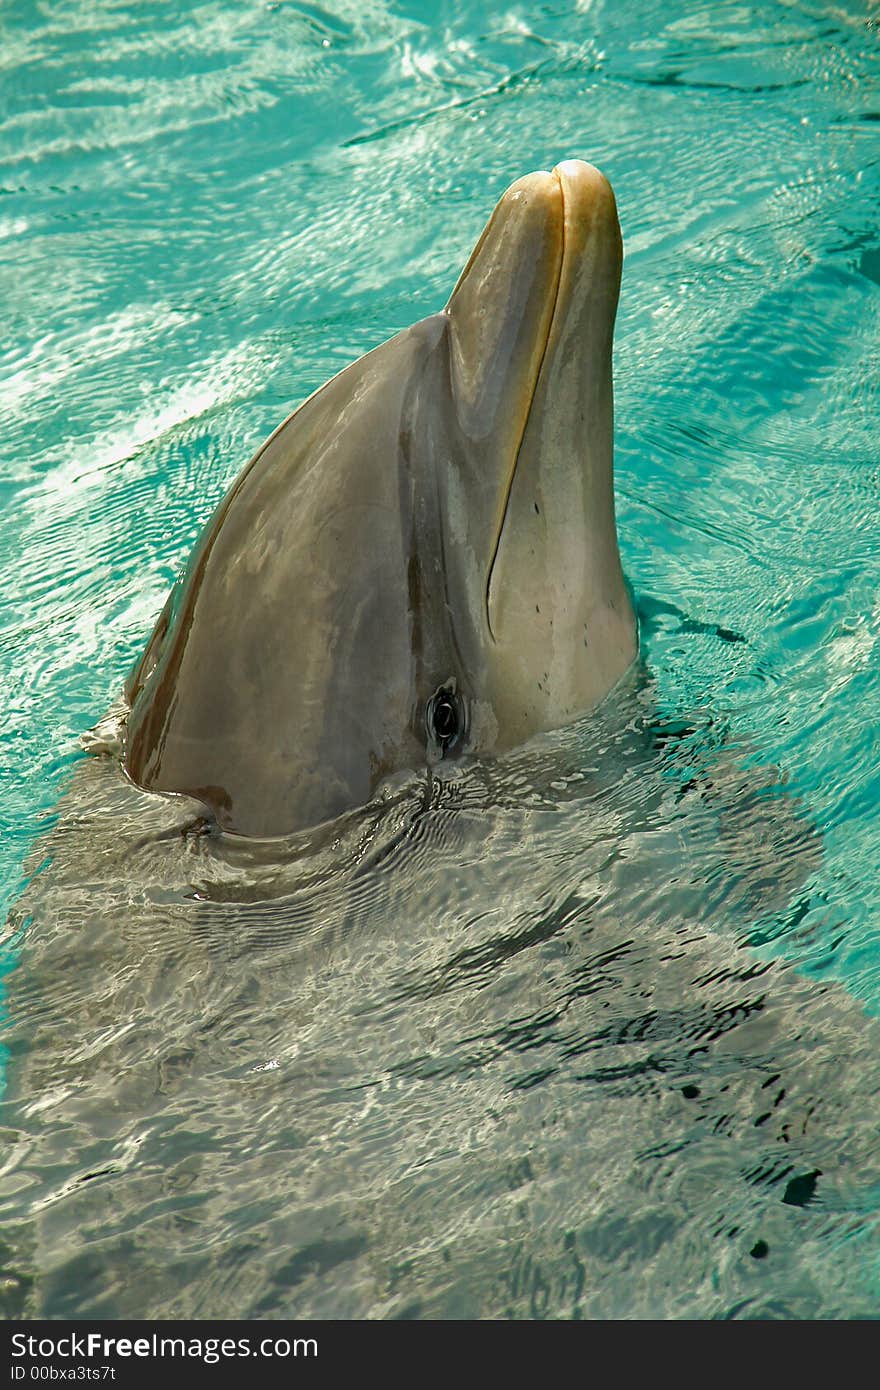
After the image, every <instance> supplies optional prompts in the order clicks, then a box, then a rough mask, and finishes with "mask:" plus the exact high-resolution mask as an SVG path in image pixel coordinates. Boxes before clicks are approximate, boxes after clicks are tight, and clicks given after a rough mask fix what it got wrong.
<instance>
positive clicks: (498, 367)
mask: <svg viewBox="0 0 880 1390" xmlns="http://www.w3.org/2000/svg"><path fill="white" fill-rule="evenodd" d="M621 259H622V247H621V237H620V228H619V225H618V219H617V209H616V206H615V201H614V195H613V193H612V191H611V188H610V186H609V184H608V182H607V181H606V179H605V178H604V177H603V176H602V175H601V174H600V173H599V171H598V170H597V169H594V168H593V167H592V166H591V165H589V164H585V163H582V162H581V161H579V160H568V161H566V162H565V163H562V164H559V165H558V166H557V167H556V168H555V169H554V170H553V171H552V173H544V172H542V173H535V174H529V175H528V176H527V177H525V178H522V179H520V180H518V182H516V183H514V184H513V185H512V187H511V188H509V189H508V191H507V192H506V193H505V194H504V196H503V198H502V199H501V201H500V202H499V204H498V206H497V207H496V209H495V212H494V213H493V215H492V218H491V219H490V221H489V224H488V226H487V227H486V229H485V231H484V232H483V235H482V236H481V237H480V240H479V241H478V243H477V246H476V248H475V250H474V252H473V254H472V256H471V258H470V260H469V261H468V263H467V265H466V267H465V269H464V271H463V273H462V275H461V278H460V279H459V281H458V284H457V285H456V287H455V290H454V291H453V294H452V297H451V298H450V300H449V303H448V304H447V306H446V308H445V310H443V311H442V312H441V313H439V314H434V315H432V316H431V317H430V318H427V319H423V320H422V321H421V322H420V323H417V324H415V325H414V326H413V327H412V328H409V329H406V330H405V331H404V332H403V333H399V334H398V335H397V336H396V337H395V338H392V339H391V340H390V341H389V342H387V343H384V344H383V345H382V346H381V347H378V348H376V349H375V350H374V351H373V352H370V353H368V354H367V355H366V356H365V357H363V358H361V359H360V360H359V361H358V362H355V363H354V364H353V365H352V366H350V367H347V368H346V369H345V370H344V371H342V372H340V374H339V375H338V376H336V377H334V379H333V380H332V381H330V382H329V383H328V384H327V385H326V386H324V387H322V388H321V390H319V391H317V392H316V393H315V395H313V396H312V397H311V398H310V399H309V400H308V401H306V403H305V404H304V405H302V406H301V407H300V408H299V410H297V411H296V412H295V413H294V414H293V415H292V416H291V417H290V418H289V419H288V420H287V421H285V423H284V424H283V425H281V427H280V428H279V429H278V430H276V432H275V433H274V434H273V435H272V437H271V438H270V439H269V440H268V442H267V443H266V444H265V445H264V446H263V448H262V449H260V450H259V452H258V453H257V455H256V456H255V458H254V459H253V460H252V462H251V463H250V464H249V465H248V466H247V467H246V468H245V470H244V471H243V473H242V474H241V475H240V476H239V478H238V479H237V481H236V482H235V483H234V485H233V486H232V488H231V490H230V491H229V493H228V494H227V496H226V497H225V498H224V500H223V501H222V502H221V504H220V506H219V508H218V509H217V511H216V513H215V515H214V517H213V519H212V520H211V522H210V523H209V525H208V526H207V528H206V530H205V532H204V534H203V536H202V538H201V540H200V542H199V543H198V545H197V547H196V549H195V552H194V554H193V556H192V558H191V560H190V563H189V567H188V569H187V571H186V574H185V576H184V579H183V581H182V584H181V586H180V587H179V589H178V590H177V591H176V592H174V593H173V594H172V597H171V599H170V600H169V603H168V605H166V608H165V611H164V612H163V613H162V615H161V617H160V619H159V622H158V625H157V627H156V630H155V632H154V634H153V636H152V638H151V640H150V642H149V645H148V647H147V650H146V652H145V654H144V656H143V658H142V660H141V661H140V663H139V664H138V666H137V667H136V668H135V670H134V671H133V673H132V676H131V678H130V680H129V682H128V685H127V688H126V699H127V701H128V704H129V706H130V712H129V714H128V718H127V729H126V734H125V754H124V757H125V767H126V770H127V771H128V773H129V775H130V777H131V778H132V780H133V781H134V782H136V783H137V784H138V785H139V786H142V787H144V788H146V789H148V790H157V791H166V792H183V793H188V794H189V795H191V796H194V797H196V798H199V799H201V800H203V801H205V802H206V803H207V804H208V805H209V806H210V807H211V809H212V811H213V813H214V815H215V816H216V818H217V820H218V822H219V823H220V825H222V826H223V827H224V828H226V829H230V830H235V831H238V832H240V833H243V834H249V835H275V834H284V833H287V832H290V831H295V830H299V829H302V828H304V827H306V826H308V825H311V824H314V823H316V822H319V821H324V820H328V819H330V818H332V817H333V816H336V815H338V814H339V813H340V812H342V811H344V810H347V809H348V808H350V807H352V806H355V805H359V804H362V803H364V802H366V801H367V800H368V799H369V797H370V796H371V794H372V793H373V792H374V791H375V788H376V785H377V783H378V782H379V781H380V780H381V779H382V778H383V777H385V776H387V775H388V774H391V773H395V772H398V771H400V770H402V769H407V768H412V767H417V766H419V765H420V764H424V762H425V759H426V758H427V759H428V761H436V760H438V759H439V758H441V757H451V756H457V755H460V754H461V753H463V752H468V753H475V754H483V755H485V754H491V753H495V752H500V751H503V750H505V749H509V748H511V747H514V746H516V745H518V744H520V743H522V742H524V741H525V740H526V739H528V738H529V737H530V736H531V735H533V734H535V733H539V732H541V731H543V730H547V729H553V728H557V727H558V726H560V725H562V724H565V723H568V722H570V721H571V720H572V719H574V718H576V717H577V716H579V715H581V714H582V713H583V712H584V711H585V710H588V709H590V708H591V707H593V706H594V705H596V704H597V703H598V702H599V701H600V700H601V699H602V698H603V696H605V695H606V694H607V693H608V691H609V689H610V688H611V687H612V686H613V685H614V684H615V682H616V681H617V680H618V679H619V678H620V677H621V676H622V675H623V673H624V672H625V671H626V669H627V668H628V667H629V666H630V665H631V663H632V661H633V659H634V657H635V655H636V648H637V635H636V621H635V617H634V614H633V609H632V605H631V603H630V599H629V595H628V592H627V589H626V585H625V583H624V579H623V574H622V572H621V566H620V557H619V554H618V547H617V532H616V528H615V520H614V495H613V478H612V447H613V446H612V435H613V404H612V379H611V349H612V335H613V329H614V316H615V311H616V308H617V297H618V291H619V287H620V272H621Z"/></svg>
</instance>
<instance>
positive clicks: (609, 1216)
mask: <svg viewBox="0 0 880 1390" xmlns="http://www.w3.org/2000/svg"><path fill="white" fill-rule="evenodd" d="M877 43H878V30H877V20H876V15H875V12H874V9H873V7H872V6H870V5H867V4H863V3H861V0H843V3H841V2H840V0H835V3H834V4H830V3H825V0H806V3H801V4H798V5H796V6H795V5H789V4H776V3H774V4H769V3H768V4H761V5H758V6H752V7H744V6H742V5H739V4H728V3H723V2H722V3H719V4H714V5H712V6H705V7H702V8H701V7H697V8H695V7H693V6H688V5H685V4H683V3H680V4H679V3H672V4H670V3H667V2H666V0H665V2H664V4H662V5H661V4H659V3H657V4H654V3H649V4H644V5H643V4H640V5H634V4H618V3H615V4H613V5H612V4H610V3H604V2H603V0H597V2H596V3H593V4H589V3H583V4H578V5H575V6H572V5H564V6H563V5H555V4H550V5H540V6H538V5H532V4H526V5H525V6H519V7H516V6H514V7H513V8H511V7H510V6H493V5H488V6H487V5H485V4H480V5H477V4H476V3H469V0H458V2H457V3H452V2H451V0H436V3H431V4H429V3H416V0H413V2H412V3H400V4H397V3H394V4H391V3H386V0H370V3H358V4H356V5H355V4H353V3H350V0H329V3H326V4H322V5H314V4H311V3H309V4H307V5H297V4H286V3H279V4H269V5H265V4H262V3H260V4H256V3H254V4H250V3H246V4H242V5H237V6H229V5H227V4H225V3H222V0H202V2H200V0H191V3H189V4H186V5H178V6H176V7H174V10H173V13H172V12H170V11H169V8H168V7H167V6H164V5H156V4H153V3H144V4H139V5H138V6H137V7H131V8H129V9H125V8H120V7H119V6H118V5H116V4H109V3H107V4H105V3H98V4H95V3H90V4H88V5H84V4H72V5H67V6H65V7H63V8H60V7H57V6H49V7H43V9H42V10H40V11H31V10H30V9H29V8H28V7H21V8H19V9H17V10H15V11H14V13H11V14H10V15H7V16H4V38H3V44H2V45H0V71H2V73H3V75H4V76H5V77H6V79H7V80H6V82H5V83H4V84H3V91H4V96H3V107H2V113H0V246H2V249H3V254H2V255H0V299H2V303H3V307H4V328H5V333H4V336H3V341H2V344H0V451H2V467H0V497H2V507H0V556H2V558H3V560H4V562H5V563H4V574H5V576H6V581H5V583H4V586H3V590H2V592H0V633H2V643H0V700H2V706H3V711H4V719H3V724H2V728H0V741H2V750H3V756H2V757H0V787H2V799H3V805H4V810H5V812H6V818H7V827H6V830H5V832H4V835H3V837H2V839H0V872H2V885H3V893H4V905H8V904H10V903H13V904H14V906H13V908H12V912H11V916H10V930H11V932H12V938H11V941H12V946H11V947H10V948H9V956H8V962H7V963H8V964H11V963H13V962H14V961H15V960H17V959H18V957H19V954H20V956H21V961H22V963H21V966H20V968H19V969H17V970H15V971H14V972H13V974H12V975H11V976H10V977H9V980H8V984H9V988H8V997H7V1001H6V1008H7V1013H8V1016H9V1023H8V1026H7V1027H6V1030H5V1032H4V1035H3V1041H4V1043H5V1045H6V1047H7V1049H8V1053H9V1055H8V1079H9V1092H8V1099H7V1101H6V1104H5V1106H4V1113H3V1123H4V1126H5V1128H4V1131H3V1134H4V1146H3V1151H2V1160H3V1165H4V1168H3V1173H4V1176H3V1182H2V1185H0V1202H2V1208H0V1210H2V1219H3V1228H2V1232H0V1240H2V1243H3V1254H4V1282H3V1283H2V1285H0V1289H2V1298H3V1300H4V1303H3V1306H4V1309H5V1311H7V1312H8V1313H17V1312H21V1311H30V1312H45V1313H48V1314H50V1315H56V1316H57V1315H67V1314H70V1315H73V1314H76V1315H85V1314H91V1315H97V1314H100V1313H108V1314H131V1315H134V1316H159V1315H166V1316H173V1315H175V1314H183V1313H187V1312H189V1313H194V1314H199V1315H202V1316H208V1315H211V1314H218V1315H222V1314H229V1315H247V1314H253V1315H257V1314H262V1315H266V1316H276V1315H277V1316H284V1315H289V1314H302V1315H309V1314H316V1315H319V1314H323V1315H328V1316H347V1315H358V1316H360V1315H364V1314H370V1315H374V1316H403V1315H420V1316H433V1315H443V1316H474V1315H483V1316H491V1315H508V1314H509V1315H515V1316H537V1315H547V1316H570V1315H581V1316H589V1315H613V1316H621V1315H626V1314H662V1315H676V1316H677V1315H703V1314H712V1315H726V1314H734V1315H746V1316H748V1315H755V1314H770V1315H781V1316H784V1315H792V1314H797V1315H800V1316H808V1315H811V1314H817V1315H822V1316H834V1315H838V1314H839V1315H854V1314H858V1313H862V1312H868V1313H872V1314H873V1312H874V1311H875V1309H876V1306H877V1305H876V1298H877V1293H878V1289H877V1268H878V1265H877V1230H876V1227H877V1216H878V1205H880V1203H878V1191H880V1189H878V1186H877V1183H878V1172H877V1169H878V1154H880V1148H878V1143H877V1138H876V1136H877V1133H878V1124H877V1118H878V1106H877V1094H876V1089H877V1088H876V1083H875V1081H874V1076H875V1072H876V1065H875V1058H876V1055H877V1047H876V1043H877V1039H876V1025H874V1024H873V1023H872V1022H871V1021H870V1018H869V1015H870V1014H872V1013H876V1010H877V1006H878V1003H880V951H878V947H877V931H876V924H877V920H878V907H880V903H878V887H877V875H876V864H875V860H876V853H875V840H876V834H875V808H876V805H877V801H878V795H880V786H878V776H880V774H878V762H877V756H876V735H875V730H876V728H877V726H878V722H880V696H878V683H877V679H876V667H877V647H878V641H880V606H878V602H877V593H878V589H880V531H878V516H880V510H878V506H877V501H878V470H877V459H878V424H877V421H878V399H877V390H878V379H877V372H876V362H877V360H878V346H880V345H878V325H880V315H878V312H877V308H878V294H880V288H878V279H880V277H878V272H877V266H878V253H880V240H878V234H877V205H878V196H880V174H878V169H880V163H878V158H880V148H878V138H877V131H878V126H877V115H878V110H880V101H878V86H877V77H876V74H877ZM568 155H575V156H580V157H584V158H587V159H590V160H592V161H593V162H595V163H597V164H599V165H600V166H601V167H602V168H603V169H604V170H605V171H606V172H607V173H608V175H609V177H610V178H611V180H612V182H613V184H614V186H615V190H616V193H617V197H618V203H619V207H620V212H621V220H622V224H623V231H624V238H625V244H626V256H627V259H626V265H625V270H624V283H623V297H622V301H621V311H620V316H619V320H618V335H617V355H616V383H617V386H616V391H617V395H616V405H617V409H616V418H617V482H618V519H619V527H620V533H621V548H622V552H623V558H624V564H625V567H626V569H627V572H628V574H629V575H630V577H631V579H632V580H633V582H634V585H635V589H636V592H637V595H638V598H639V605H640V611H641V614H642V618H643V634H644V638H645V656H646V660H647V663H648V666H649V667H650V669H651V671H652V673H653V677H654V686H653V688H652V691H651V693H650V703H648V701H649V696H648V694H647V692H645V693H643V694H642V695H640V694H638V693H634V694H633V695H632V700H633V701H634V704H633V705H629V704H627V703H626V701H624V700H623V699H622V698H621V701H620V702H618V703H616V704H615V705H614V707H613V708H612V709H610V710H609V711H607V712H606V715H605V716H604V717H605V719H606V721H607V722H605V723H603V722H602V721H601V720H600V721H599V722H598V724H597V723H594V722H590V721H588V722H587V723H586V724H584V725H583V726H581V727H580V728H578V729H576V730H573V731H569V732H568V733H565V734H562V735H558V736H554V737H553V738H550V739H547V740H544V741H543V742H541V743H540V744H538V745H536V746H534V747H532V748H530V749H527V750H523V752H522V753H521V754H517V755H514V756H512V757H511V758H509V759H506V760H505V761H504V762H503V763H499V764H497V765H494V766H474V767H471V768H468V769H465V770H464V771H462V772H461V773H460V774H459V775H456V776H454V777H452V778H451V779H450V780H449V781H443V782H439V781H433V782H430V783H428V782H426V780H425V778H424V777H423V776H421V775H414V776H413V777H412V778H411V779H409V780H407V779H404V780H403V781H402V782H401V783H400V784H399V785H397V786H396V787H394V788H392V789H389V791H388V793H387V796H386V798H385V799H384V801H382V802H381V803H380V804H377V806H375V807H373V808H371V809H369V810H368V811H367V812H364V813H361V814H356V815H353V816H351V817H348V818H347V819H346V820H345V821H344V822H342V823H340V824H339V825H338V826H336V827H335V828H334V829H333V831H332V832H321V833H316V834H315V835H312V836H305V837H302V838H301V839H300V840H298V841H297V842H295V843H293V844H290V845H286V846H279V845H278V844H262V845H257V844H252V845H248V844H244V843H242V842H236V841H231V840H224V839H223V838H217V837H216V836H215V835H213V834H212V833H211V832H210V830H209V829H207V828H206V827H205V826H203V825H199V824H196V823H195V822H194V820H193V817H192V815H191V811H190V809H189V808H187V806H186V804H185V803H180V802H174V801H171V802H167V803H164V802H163V803H158V804H157V803H155V802H152V801H150V800H149V799H148V798H141V797H140V796H139V795H138V794H137V793H134V792H133V791H132V789H131V788H130V787H128V786H127V785H126V784H125V783H124V782H122V781H121V780H119V778H118V776H117V775H116V774H115V773H114V771H113V768H112V766H111V765H109V764H107V763H104V762H102V761H98V760H91V761H88V762H85V763H79V764H77V766H76V770H75V780H74V787H73V789H72V791H71V792H70V793H69V795H67V797H66V799H65V800H64V802H63V805H62V808H61V811H60V813H59V819H58V823H57V825H56V826H55V828H54V830H51V831H47V829H46V824H45V823H44V822H42V821H41V819H40V817H41V813H45V812H47V811H50V810H51V808H53V807H54V805H55V803H56V802H57V800H58V797H59V795H60V793H61V790H62V787H63V786H64V785H65V784H66V782H67V780H68V779H69V777H70V775H71V771H72V767H71V764H72V763H74V761H75V750H76V746H77V738H78V735H79V734H80V733H81V732H82V731H83V730H85V729H86V728H87V727H89V726H90V725H91V724H92V723H93V722H94V720H95V719H96V718H97V717H98V716H99V715H100V714H101V713H102V711H103V710H104V709H106V708H107V706H108V705H109V703H110V702H111V700H112V699H114V698H115V697H116V696H117V695H118V692H119V689H120V687H121V683H122V679H123V676H124V673H125V671H126V669H127V668H128V667H129V666H130V664H131V662H132V661H133V660H134V658H135V657H136V655H137V654H138V652H139V651H140V650H141V649H142V647H143V643H144V641H145V638H146V636H147V634H148V632H149V630H150V627H151V625H152V622H153V621H154V619H155V617H156V615H157V613H158V611H159V609H160V608H161V605H162V603H163V601H164V597H165V595H166V593H167V591H168V588H169V586H170V584H171V582H172V581H173V579H174V577H175V574H176V572H177V569H178V567H179V565H180V564H181V562H182V561H183V560H184V559H185V557H186V555H187V554H188V552H189V549H190V547H191V545H192V543H193V540H194V539H195V536H196V535H197V533H198V531H199V529H200V526H201V524H202V522H203V521H204V519H205V517H206V516H207V515H208V513H209V512H210V510H211V508H212V506H213V504H214V502H215V501H216V500H217V499H218V497H219V496H220V494H221V493H222V491H223V490H224V488H225V486H226V485H227V484H228V482H229V481H230V479H231V478H232V477H233V476H234V475H235V473H236V472H237V471H238V470H239V468H240V467H241V466H242V464H243V463H244V462H245V461H246V459H247V458H248V456H249V455H250V453H251V452H252V451H253V449H254V448H255V447H256V445H257V444H258V443H259V442H260V440H261V438H262V437H264V436H265V434H267V433H268V431H269V430H270V429H272V428H273V427H274V426H275V425H276V424H277V423H278V421H279V420H280V419H281V418H283V416H284V415H285V414H286V413H287V412H288V411H289V410H290V409H291V408H292V406H293V405H295V404H296V403H297V402H298V401H299V400H301V399H303V398H304V397H305V396H306V395H307V394H308V393H309V392H310V391H311V390H312V389H314V388H315V387H316V386H318V385H320V384H321V382H322V381H324V380H325V379H326V378H327V377H328V376H329V375H331V373H332V372H334V371H336V370H338V369H339V368H340V367H342V366H343V365H345V364H346V363H347V362H348V361H350V360H351V359H352V358H354V357H355V356H357V355H359V354H360V353H362V352H364V351H366V350H367V349H369V348H370V347H373V346H374V345H375V344H376V343H378V342H379V341H381V340H382V339H383V338H386V337H388V336H390V335H391V334H392V333H394V332H395V331H397V330H398V329H400V328H402V327H404V326H405V325H407V324H409V323H411V322H413V321H414V320H415V319H417V318H419V317H421V316H422V315H424V314H426V313H428V312H431V311H433V310H435V309H436V308H438V307H439V306H440V305H441V304H442V303H444V302H445V300H446V298H447V296H448V293H449V291H450V289H451V288H452V285H453V283H454V280H455V277H456V274H457V270H458V268H459V267H460V266H461V264H462V263H463V260H464V257H465V256H466V255H467V253H468V252H469V250H470V248H471V246H472V245H473V242H474V240H475V237H476V235H477V234H478V232H479V231H480V229H481V228H482V226H483V223H484V221H485V218H486V216H487V214H488V212H489V210H490V209H491V207H492V206H493V204H494V202H495V200H496V198H497V196H498V195H499V193H500V192H501V191H502V189H503V188H504V187H506V186H507V184H508V183H509V182H510V181H511V179H513V178H514V177H516V176H517V175H519V174H521V173H523V172H525V171H527V170H529V169H532V168H540V167H545V168H546V167H551V166H552V165H553V164H554V163H555V162H557V161H558V160H559V159H561V158H564V157H566V156H568ZM771 769H775V770H773V771H771ZM34 844H36V845H37V848H36V850H33V846H34ZM29 852H32V853H33V854H34V856H35V858H34V859H33V860H32V861H31V866H32V867H33V865H34V864H35V863H36V862H38V861H41V860H42V859H44V858H48V859H49V860H50V861H51V862H49V863H48V865H47V867H46V869H45V871H44V872H43V873H41V874H39V875H38V876H37V877H36V878H35V879H34V881H33V883H32V884H31V885H30V887H29V888H28V889H27V891H26V893H25V896H24V897H23V898H21V899H20V900H18V901H16V899H18V898H19V894H20V889H21V882H22V874H23V872H24V871H23V868H22V865H23V863H24V861H25V856H26V855H27V854H28V853H29ZM857 1001H864V1003H865V1004H866V1006H867V1012H863V1010H862V1005H861V1003H860V1002H857Z"/></svg>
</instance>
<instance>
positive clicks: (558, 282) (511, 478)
mask: <svg viewBox="0 0 880 1390" xmlns="http://www.w3.org/2000/svg"><path fill="white" fill-rule="evenodd" d="M552 173H553V177H554V178H555V179H556V182H557V183H558V185H559V194H560V198H561V201H562V249H561V252H560V256H559V270H558V272H557V276H556V289H555V291H554V295H553V309H552V312H551V314H550V319H549V322H548V324H547V336H546V338H545V340H544V348H543V351H542V353H541V360H540V362H539V363H538V370H537V371H536V372H535V379H534V382H533V383H532V395H531V400H530V401H529V408H528V410H527V411H526V416H525V419H524V421H523V427H522V430H521V431H520V436H519V443H518V444H517V446H516V449H515V450H514V452H513V464H512V466H511V469H510V473H509V476H508V479H507V485H506V487H505V489H504V499H503V502H502V506H501V515H500V517H499V520H498V525H497V528H496V533H495V542H494V544H493V546H492V558H491V560H490V561H489V568H488V571H487V574H486V587H485V590H484V593H483V604H484V607H485V610H486V627H487V629H488V632H489V637H490V638H491V640H492V642H493V643H494V644H495V645H496V646H497V644H498V638H497V637H496V635H495V633H494V631H493V630H492V613H491V607H490V603H489V593H490V590H491V588H492V577H493V575H494V573H495V564H496V561H497V559H498V552H499V550H500V549H501V538H502V536H503V535H504V525H505V522H506V521H507V513H508V511H509V509H510V495H511V493H512V491H513V482H514V479H515V477H516V469H517V464H518V463H519V456H520V451H521V449H522V442H523V440H524V439H525V437H526V430H527V429H528V427H529V421H530V420H531V418H532V407H533V406H534V404H535V395H536V393H537V390H538V383H539V382H540V380H541V373H542V372H543V370H544V362H545V360H546V357H547V349H548V347H549V346H550V339H551V337H552V336H553V325H554V324H555V323H556V311H557V309H558V307H559V291H560V289H561V287H562V271H563V267H564V265H565V241H566V238H565V185H564V183H563V182H562V179H561V178H560V177H559V174H558V172H557V170H556V169H553V170H552Z"/></svg>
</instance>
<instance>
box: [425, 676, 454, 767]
mask: <svg viewBox="0 0 880 1390" xmlns="http://www.w3.org/2000/svg"><path fill="white" fill-rule="evenodd" d="M425 722H426V724H427V726H428V734H429V736H430V737H431V738H432V739H433V741H434V742H435V743H436V744H437V745H438V746H439V748H440V753H441V755H442V754H443V753H445V752H446V750H447V748H451V747H452V745H453V744H454V743H455V740H456V739H457V738H458V735H459V733H460V731H461V715H460V712H459V705H458V700H457V698H456V696H455V693H454V691H451V690H448V689H447V688H446V687H445V686H442V685H441V687H440V689H439V690H438V691H437V692H436V693H435V694H434V695H432V696H431V698H430V700H429V701H428V706H427V709H426V710H425Z"/></svg>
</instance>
